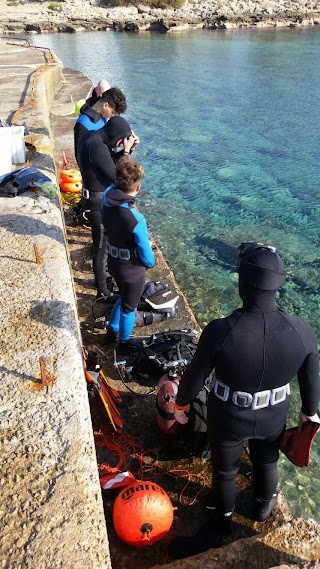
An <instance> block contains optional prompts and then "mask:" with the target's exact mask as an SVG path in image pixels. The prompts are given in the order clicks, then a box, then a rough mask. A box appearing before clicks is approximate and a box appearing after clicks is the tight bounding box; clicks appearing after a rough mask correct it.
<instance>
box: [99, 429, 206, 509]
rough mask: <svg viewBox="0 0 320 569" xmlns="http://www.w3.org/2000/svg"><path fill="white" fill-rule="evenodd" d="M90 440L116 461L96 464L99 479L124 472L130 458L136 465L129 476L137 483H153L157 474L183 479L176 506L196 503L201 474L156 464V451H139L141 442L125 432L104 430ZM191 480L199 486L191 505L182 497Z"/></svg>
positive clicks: (202, 480)
mask: <svg viewBox="0 0 320 569" xmlns="http://www.w3.org/2000/svg"><path fill="white" fill-rule="evenodd" d="M94 440H95V443H96V445H97V446H98V447H104V448H107V449H108V450H109V451H110V452H112V454H114V455H115V456H116V457H117V458H118V462H117V464H116V466H110V464H108V463H105V462H104V463H102V464H100V466H99V468H98V470H99V474H100V476H103V475H104V474H112V473H117V472H123V471H125V470H128V468H129V465H130V463H131V461H132V459H136V460H137V461H138V463H139V466H138V468H137V469H136V471H135V472H133V475H134V476H135V477H136V478H137V479H139V480H153V479H154V478H155V477H156V476H160V475H167V476H170V477H173V478H185V479H186V484H185V485H184V487H183V489H182V491H181V492H180V494H179V498H178V501H179V503H180V504H181V505H183V506H193V505H194V504H195V503H196V501H197V498H198V496H199V495H200V494H201V492H202V491H203V490H204V489H205V488H206V486H207V484H206V481H205V478H204V476H202V474H197V473H192V472H189V471H188V470H187V469H184V468H174V469H170V470H167V469H166V468H164V467H163V466H162V465H161V464H160V462H159V459H158V453H157V451H156V450H154V449H149V450H144V449H143V448H142V444H141V440H140V439H139V438H138V437H133V436H132V435H130V434H129V433H126V432H125V431H123V432H122V433H114V432H111V431H106V429H105V428H104V430H102V429H100V431H99V432H95V433H94ZM195 479H196V480H197V481H198V482H200V483H201V487H200V489H199V490H198V492H197V493H196V495H195V496H194V498H193V499H192V500H191V502H187V501H186V500H185V499H184V498H183V495H184V493H185V491H186V489H187V487H188V485H189V484H190V483H191V482H193V481H194V480H195Z"/></svg>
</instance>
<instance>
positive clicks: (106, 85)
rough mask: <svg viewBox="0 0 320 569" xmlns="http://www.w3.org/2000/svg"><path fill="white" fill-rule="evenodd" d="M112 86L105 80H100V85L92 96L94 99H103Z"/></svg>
mask: <svg viewBox="0 0 320 569" xmlns="http://www.w3.org/2000/svg"><path fill="white" fill-rule="evenodd" d="M110 87H111V85H110V83H108V81H105V79H100V81H99V83H98V85H97V86H96V87H95V88H94V89H93V91H92V96H93V97H101V96H102V95H103V93H104V92H105V91H108V89H110Z"/></svg>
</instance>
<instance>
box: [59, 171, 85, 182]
mask: <svg viewBox="0 0 320 569" xmlns="http://www.w3.org/2000/svg"><path fill="white" fill-rule="evenodd" d="M59 176H60V180H61V182H82V177H81V172H80V170H76V169H75V168H70V170H61V171H60V174H59Z"/></svg>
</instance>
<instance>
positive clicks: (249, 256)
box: [238, 242, 286, 299]
mask: <svg viewBox="0 0 320 569" xmlns="http://www.w3.org/2000/svg"><path fill="white" fill-rule="evenodd" d="M238 255H239V264H238V273H239V294H240V296H241V298H242V299H244V298H246V297H248V296H250V295H254V294H255V293H256V292H258V291H264V292H267V291H269V292H270V293H272V294H273V296H274V295H275V293H276V291H277V290H278V289H279V288H280V287H281V286H282V285H283V284H284V282H285V280H286V277H285V274H284V267H283V262H282V259H281V257H280V256H279V255H278V253H277V252H276V249H275V247H271V246H269V245H264V244H263V243H256V242H248V243H241V245H240V246H239V247H238Z"/></svg>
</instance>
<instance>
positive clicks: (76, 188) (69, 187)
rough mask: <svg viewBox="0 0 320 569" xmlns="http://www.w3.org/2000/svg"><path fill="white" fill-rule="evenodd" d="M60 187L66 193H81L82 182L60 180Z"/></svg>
mask: <svg viewBox="0 0 320 569" xmlns="http://www.w3.org/2000/svg"><path fill="white" fill-rule="evenodd" d="M60 189H61V191H62V192H65V193H66V194H81V192H82V182H60Z"/></svg>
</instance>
